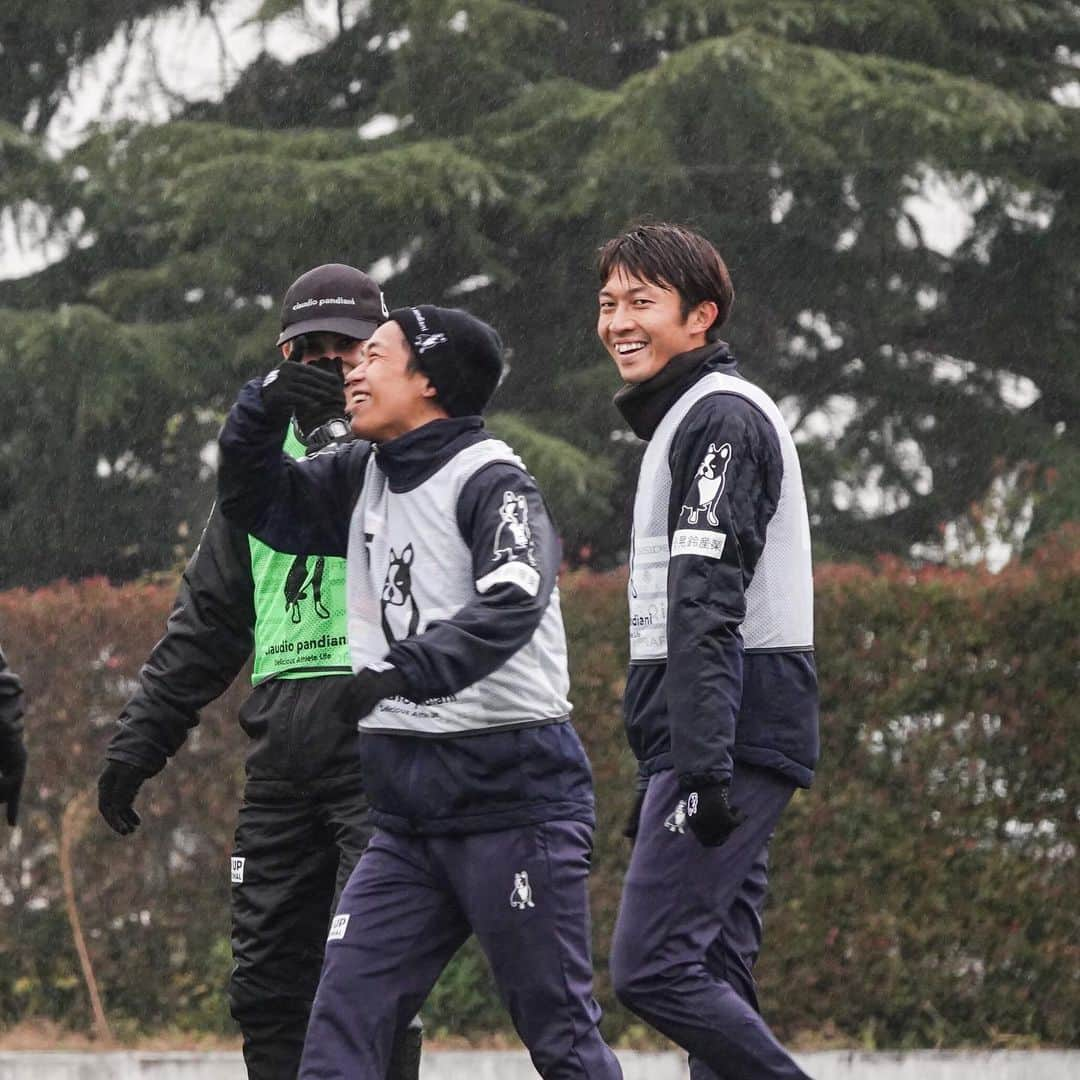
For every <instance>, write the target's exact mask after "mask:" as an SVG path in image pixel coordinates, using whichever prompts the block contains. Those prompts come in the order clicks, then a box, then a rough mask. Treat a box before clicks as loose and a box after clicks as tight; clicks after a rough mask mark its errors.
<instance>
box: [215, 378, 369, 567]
mask: <svg viewBox="0 0 1080 1080" xmlns="http://www.w3.org/2000/svg"><path fill="white" fill-rule="evenodd" d="M285 431H286V427H285V425H283V424H277V423H276V422H274V421H272V420H270V418H269V417H268V416H267V415H266V410H265V409H264V407H263V402H262V379H253V380H252V381H251V382H249V383H247V384H246V385H245V386H244V388H243V389H242V390H241V391H240V396H239V397H238V398H237V400H236V404H235V405H233V407H232V409H231V410H230V412H229V415H228V418H227V419H226V421H225V426H224V427H223V428H222V430H221V435H220V436H219V437H218V447H219V449H220V451H221V457H220V461H219V467H218V500H219V503H220V506H221V510H222V513H224V515H225V516H226V517H227V518H228V519H229V520H230V521H231V522H233V524H235V525H236V526H238V527H239V528H241V529H243V530H244V531H245V532H249V533H251V534H252V535H254V536H257V537H258V538H259V539H260V540H262V541H263V542H264V543H266V544H269V545H270V547H272V548H273V549H274V550H275V551H283V552H287V553H288V554H291V555H340V556H343V555H345V553H346V548H347V547H348V542H349V519H350V517H351V516H352V509H353V506H354V505H355V503H356V498H357V496H358V495H359V493H360V488H361V486H362V484H363V478H364V467H365V465H366V463H367V457H368V454H369V453H370V444H369V443H366V442H363V441H360V440H357V441H355V442H348V443H335V444H334V445H332V446H329V447H327V448H326V449H325V450H323V451H322V452H320V453H318V454H315V455H313V456H312V457H308V458H303V459H301V460H299V461H296V460H294V459H293V458H291V457H289V455H288V454H286V453H284V452H283V451H282V449H281V446H282V443H283V442H284V441H285Z"/></svg>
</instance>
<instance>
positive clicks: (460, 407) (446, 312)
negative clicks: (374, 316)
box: [390, 304, 503, 416]
mask: <svg viewBox="0 0 1080 1080" xmlns="http://www.w3.org/2000/svg"><path fill="white" fill-rule="evenodd" d="M390 318H391V320H392V321H393V322H396V323H397V324H398V326H400V327H401V329H402V332H403V333H404V334H405V338H406V340H407V341H408V342H409V345H410V346H411V347H412V351H413V354H414V355H415V356H416V362H417V365H418V367H419V368H420V370H421V371H422V372H423V373H424V374H425V375H426V376H427V377H428V379H429V380H430V381H431V385H432V386H433V387H435V393H436V394H437V395H438V400H439V404H440V405H442V407H443V408H444V409H446V411H447V412H448V413H449V414H450V415H451V416H477V415H479V414H480V413H482V412H483V411H484V409H485V408H486V407H487V403H488V401H490V400H491V395H492V394H493V393H495V387H497V386H498V385H499V380H500V379H501V378H502V373H503V359H502V352H503V348H502V341H501V340H500V339H499V335H498V334H497V333H496V332H495V331H494V329H492V327H490V326H488V324H487V323H486V322H483V321H481V320H480V319H478V318H477V317H476V316H475V315H470V314H469V313H468V312H467V311H462V310H461V309H460V308H441V307H435V306H434V305H432V304H421V305H419V307H411V308H397V309H396V310H395V311H391V312H390Z"/></svg>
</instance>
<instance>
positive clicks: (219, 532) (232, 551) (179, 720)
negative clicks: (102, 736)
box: [105, 508, 255, 773]
mask: <svg viewBox="0 0 1080 1080" xmlns="http://www.w3.org/2000/svg"><path fill="white" fill-rule="evenodd" d="M253 591H254V586H253V584H252V578H251V553H250V548H249V546H248V538H247V534H246V533H244V532H243V531H242V530H240V529H237V528H236V527H235V526H233V525H230V524H229V522H227V521H226V520H225V519H224V517H222V515H221V514H220V513H219V512H218V510H217V509H216V508H215V509H214V510H213V511H211V513H210V519H209V521H207V523H206V529H205V530H204V532H203V536H202V540H201V541H200V542H199V546H198V548H196V550H195V554H194V555H193V556H192V557H191V561H190V562H189V563H188V565H187V568H186V569H185V570H184V574H183V577H182V578H181V580H180V589H179V591H178V593H177V596H176V602H175V603H174V605H173V609H172V613H171V614H170V615H169V620H168V622H167V623H166V625H165V636H164V637H163V638H162V639H161V640H160V641H159V642H158V643H157V644H156V645H155V646H154V649H153V651H152V652H151V653H150V656H149V658H148V659H147V661H146V663H145V664H143V666H142V668H141V670H140V671H139V680H138V682H139V685H138V689H137V690H136V691H135V693H134V694H133V695H132V697H131V700H130V701H128V703H127V704H126V705H125V706H124V708H123V711H122V712H121V713H120V719H119V726H118V728H117V731H116V732H115V734H114V735H113V737H112V739H111V740H110V742H109V746H108V748H107V750H106V751H105V757H106V758H108V759H109V760H112V761H124V762H127V763H128V764H130V765H137V766H139V767H140V768H143V769H146V770H148V771H149V772H152V773H156V772H159V771H160V770H161V769H162V768H164V766H165V763H166V762H167V760H168V759H169V758H170V757H172V755H173V754H175V753H176V751H177V750H179V749H180V747H181V746H182V745H183V744H184V740H185V739H186V738H187V734H188V731H189V730H190V729H191V728H193V727H195V726H196V725H197V724H198V722H199V710H200V709H201V708H202V707H203V706H204V705H207V704H209V703H210V702H211V701H213V700H214V699H215V698H216V697H219V696H220V695H221V694H222V693H224V692H225V690H227V689H228V687H229V685H230V684H231V683H232V681H233V680H234V679H235V678H236V676H237V675H238V674H239V673H240V670H241V668H243V666H244V663H245V662H246V661H247V658H248V656H249V655H250V654H251V647H252V641H253V637H254V626H255V609H254V597H253Z"/></svg>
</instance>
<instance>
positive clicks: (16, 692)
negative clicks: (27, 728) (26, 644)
mask: <svg viewBox="0 0 1080 1080" xmlns="http://www.w3.org/2000/svg"><path fill="white" fill-rule="evenodd" d="M22 715H23V688H22V682H21V681H20V680H19V676H18V675H16V674H15V672H14V671H12V670H11V668H9V667H8V665H7V659H6V657H5V656H4V650H3V649H0V739H18V738H21V736H22V732H23V724H22Z"/></svg>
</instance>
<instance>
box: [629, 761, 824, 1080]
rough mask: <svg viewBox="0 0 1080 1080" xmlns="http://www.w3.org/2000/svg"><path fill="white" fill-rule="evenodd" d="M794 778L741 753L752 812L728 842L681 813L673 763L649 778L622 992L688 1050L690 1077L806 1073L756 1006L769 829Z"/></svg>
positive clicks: (764, 1078) (742, 784)
mask: <svg viewBox="0 0 1080 1080" xmlns="http://www.w3.org/2000/svg"><path fill="white" fill-rule="evenodd" d="M794 790H795V785H794V784H793V783H792V782H791V781H790V780H787V779H785V778H784V777H783V776H782V775H780V774H779V773H777V772H775V771H773V770H768V769H759V768H755V767H753V766H748V765H742V764H740V763H738V762H737V763H736V765H735V775H734V778H733V780H732V785H731V803H732V805H733V806H737V807H738V808H739V809H740V810H742V811H743V812H744V813H745V814H746V815H747V820H746V821H745V822H744V823H743V824H742V825H740V826H739V827H738V828H737V829H736V830H735V831H734V832H733V833H732V834H731V836H730V837H729V838H728V839H727V841H726V842H725V843H724V844H723V845H721V846H720V847H715V848H707V847H704V846H702V845H701V844H700V843H699V842H698V840H697V838H696V837H695V836H694V835H693V833H692V832H691V831H690V828H689V826H686V825H685V823H684V822H683V821H682V820H680V819H679V818H678V817H677V815H676V814H675V811H676V807H677V806H678V804H679V801H680V793H679V785H678V780H677V778H676V776H675V773H674V772H673V771H671V770H665V771H664V772H660V773H656V774H655V775H653V776H652V777H650V779H649V786H648V791H647V793H646V796H645V804H644V807H643V809H642V813H641V822H640V826H639V831H638V835H637V839H636V841H635V843H634V851H633V855H632V856H631V859H630V868H629V870H628V871H627V875H626V882H625V885H624V887H623V895H622V903H621V906H620V909H619V917H618V921H617V923H616V926H615V936H614V940H613V942H612V953H611V975H612V979H613V981H614V984H615V992H616V994H617V995H618V997H619V1000H620V1001H622V1002H623V1004H624V1005H626V1006H627V1007H628V1008H629V1009H632V1010H633V1011H634V1012H635V1013H637V1014H638V1016H640V1017H641V1018H642V1019H644V1020H647V1021H648V1022H649V1023H650V1024H652V1025H653V1027H655V1028H657V1029H658V1030H659V1031H661V1032H663V1034H665V1035H666V1036H667V1037H668V1038H669V1039H671V1040H672V1041H673V1042H675V1043H678V1045H680V1046H681V1047H683V1048H684V1049H685V1050H687V1051H688V1052H689V1054H690V1075H691V1078H692V1080H808V1078H807V1076H806V1073H804V1072H803V1071H802V1070H801V1069H800V1068H799V1066H798V1065H797V1064H796V1063H795V1061H794V1060H793V1059H792V1058H791V1056H790V1055H789V1054H788V1052H787V1051H786V1050H785V1049H784V1048H783V1046H781V1044H780V1043H779V1041H778V1040H777V1039H776V1036H775V1035H773V1033H772V1032H771V1031H770V1030H769V1028H768V1026H767V1025H766V1023H765V1021H764V1020H763V1019H762V1018H761V1015H760V1013H759V1011H758V1002H757V993H756V990H755V987H754V976H753V968H754V962H755V961H756V960H757V956H758V952H759V950H760V948H761V936H762V921H761V913H762V910H763V908H764V905H765V896H766V892H767V886H768V874H767V855H768V844H769V839H770V838H771V836H772V834H773V830H774V829H775V828H776V823H777V821H779V819H780V815H781V813H782V812H783V810H784V808H785V807H786V806H787V804H788V802H789V801H790V799H791V796H792V793H793V792H794Z"/></svg>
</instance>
